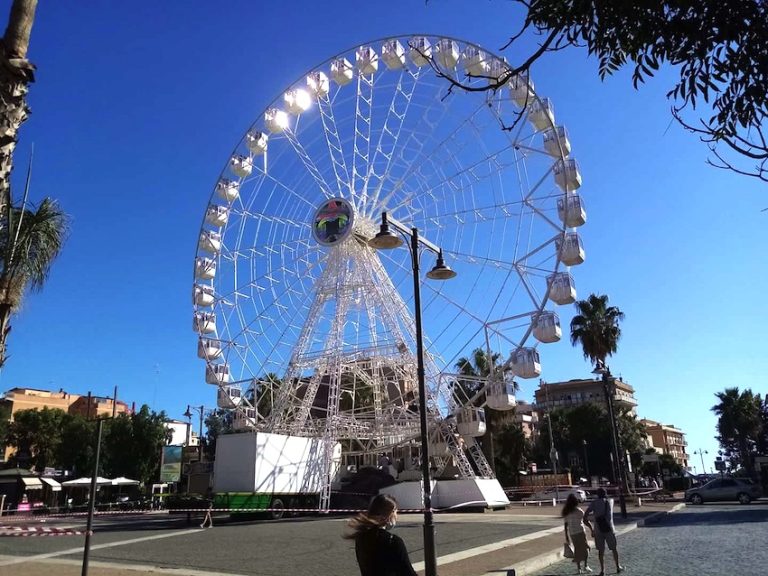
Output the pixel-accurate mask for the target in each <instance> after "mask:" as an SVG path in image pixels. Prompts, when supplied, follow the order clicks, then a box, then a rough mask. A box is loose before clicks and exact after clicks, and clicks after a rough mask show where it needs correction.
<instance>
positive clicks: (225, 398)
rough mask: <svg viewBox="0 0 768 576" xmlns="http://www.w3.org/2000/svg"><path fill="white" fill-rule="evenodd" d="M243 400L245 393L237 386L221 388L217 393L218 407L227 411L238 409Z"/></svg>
mask: <svg viewBox="0 0 768 576" xmlns="http://www.w3.org/2000/svg"><path fill="white" fill-rule="evenodd" d="M242 399H243V391H242V390H241V389H240V386H237V385H236V384H231V385H229V386H220V387H219V389H218V390H217V391H216V406H218V407H219V408H224V409H225V410H229V409H232V408H236V407H237V406H239V405H240V402H241V401H242Z"/></svg>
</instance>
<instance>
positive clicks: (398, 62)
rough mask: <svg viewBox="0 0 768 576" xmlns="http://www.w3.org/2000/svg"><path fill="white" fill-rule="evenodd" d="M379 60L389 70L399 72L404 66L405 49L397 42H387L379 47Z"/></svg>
mask: <svg viewBox="0 0 768 576" xmlns="http://www.w3.org/2000/svg"><path fill="white" fill-rule="evenodd" d="M381 59H382V60H383V61H384V65H385V66H386V67H387V68H389V69H390V70H399V69H400V68H402V67H403V66H405V48H403V45H402V44H401V43H400V41H399V40H395V39H393V40H387V41H386V42H384V44H383V45H382V47H381Z"/></svg>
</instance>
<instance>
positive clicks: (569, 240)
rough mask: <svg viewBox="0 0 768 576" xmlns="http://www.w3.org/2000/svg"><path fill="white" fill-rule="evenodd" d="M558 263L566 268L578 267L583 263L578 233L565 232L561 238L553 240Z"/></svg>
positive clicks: (582, 252) (582, 251) (582, 250)
mask: <svg viewBox="0 0 768 576" xmlns="http://www.w3.org/2000/svg"><path fill="white" fill-rule="evenodd" d="M555 246H556V247H557V252H558V254H559V255H560V261H561V262H562V263H563V264H565V265H566V266H578V265H579V264H582V263H583V262H584V245H583V244H582V243H581V238H580V237H579V234H578V232H566V233H565V236H564V237H563V238H558V239H557V240H555Z"/></svg>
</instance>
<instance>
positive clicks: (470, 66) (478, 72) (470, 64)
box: [461, 46, 490, 76]
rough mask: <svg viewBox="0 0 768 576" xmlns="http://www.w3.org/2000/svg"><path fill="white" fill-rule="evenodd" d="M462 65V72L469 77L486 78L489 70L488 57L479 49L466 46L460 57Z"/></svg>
mask: <svg viewBox="0 0 768 576" xmlns="http://www.w3.org/2000/svg"><path fill="white" fill-rule="evenodd" d="M461 59H462V61H463V63H464V71H465V72H466V73H467V74H469V75H471V76H488V70H489V68H490V66H489V61H488V55H487V54H486V53H485V52H484V51H483V50H480V49H479V48H475V47H474V46H467V47H466V48H464V54H462V55H461Z"/></svg>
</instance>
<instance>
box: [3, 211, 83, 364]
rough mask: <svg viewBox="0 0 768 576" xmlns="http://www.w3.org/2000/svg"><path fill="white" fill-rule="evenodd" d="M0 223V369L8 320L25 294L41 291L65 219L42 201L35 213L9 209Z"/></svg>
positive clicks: (57, 249) (63, 231) (61, 239)
mask: <svg viewBox="0 0 768 576" xmlns="http://www.w3.org/2000/svg"><path fill="white" fill-rule="evenodd" d="M5 216H6V217H5V218H4V219H3V220H2V221H0V367H2V366H3V365H4V364H5V361H6V359H7V357H6V340H7V338H8V334H9V333H10V330H11V325H10V320H11V316H12V315H13V314H14V313H16V312H17V311H18V309H19V307H20V305H21V303H22V300H23V298H24V294H25V293H26V292H27V291H28V290H32V291H40V290H42V288H43V285H44V284H45V281H46V280H47V279H48V274H49V273H50V270H51V265H52V264H53V261H54V260H55V259H56V257H57V256H58V255H59V252H60V251H61V247H62V245H63V244H64V239H65V237H66V234H67V230H68V221H69V219H68V217H67V215H66V214H65V213H64V212H62V210H61V208H59V205H58V204H57V203H56V201H54V200H51V199H50V198H45V199H43V201H42V202H41V203H40V204H39V206H38V207H37V209H34V207H32V208H26V207H25V206H24V205H22V206H21V207H17V206H12V207H11V209H10V210H7V211H6V213H5Z"/></svg>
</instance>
